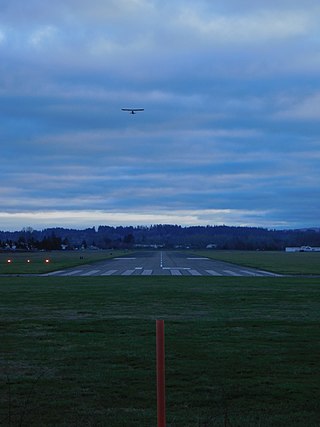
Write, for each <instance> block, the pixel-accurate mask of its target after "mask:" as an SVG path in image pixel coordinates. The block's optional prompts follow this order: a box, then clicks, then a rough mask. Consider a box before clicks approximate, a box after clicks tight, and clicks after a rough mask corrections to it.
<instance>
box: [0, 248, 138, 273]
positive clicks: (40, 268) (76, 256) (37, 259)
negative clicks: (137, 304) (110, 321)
mask: <svg viewBox="0 0 320 427" xmlns="http://www.w3.org/2000/svg"><path fill="white" fill-rule="evenodd" d="M128 253H130V252H128V251H120V250H118V251H114V250H108V251H107V250H91V251H90V250H85V251H51V252H41V251H40V252H1V253H0V274H41V273H47V272H50V271H54V270H61V269H64V268H70V267H75V266H78V265H83V264H92V263H95V262H98V261H103V260H105V259H111V258H115V257H117V256H123V255H126V254H128Z"/></svg>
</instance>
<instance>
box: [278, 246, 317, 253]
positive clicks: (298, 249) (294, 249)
mask: <svg viewBox="0 0 320 427" xmlns="http://www.w3.org/2000/svg"><path fill="white" fill-rule="evenodd" d="M286 252H320V247H316V246H292V247H287V248H286Z"/></svg>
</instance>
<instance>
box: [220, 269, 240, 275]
mask: <svg viewBox="0 0 320 427" xmlns="http://www.w3.org/2000/svg"><path fill="white" fill-rule="evenodd" d="M222 271H223V272H224V273H227V274H228V275H230V276H239V273H235V272H234V271H232V270H222Z"/></svg>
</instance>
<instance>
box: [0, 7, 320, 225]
mask: <svg viewBox="0 0 320 427" xmlns="http://www.w3.org/2000/svg"><path fill="white" fill-rule="evenodd" d="M319 21H320V4H319V2H318V1H317V0H304V1H303V2H302V1H300V0H299V1H297V0H277V1H275V0H268V1H265V0H255V1H253V0H252V1H251V0H250V1H249V0H216V1H214V2H213V1H211V0H197V1H194V0H192V1H191V0H190V1H189V0H170V1H169V0H90V1H89V0H55V1H51V0H50V1H49V0H28V1H27V2H26V1H25V0H1V3H0V57H1V61H0V142H1V143H0V154H1V168H0V183H1V184H0V229H1V230H21V229H22V228H24V227H32V228H34V229H43V228H48V227H59V226H61V227H70V228H79V229H81V228H86V227H93V226H95V227H97V226H99V225H114V226H115V225H134V226H138V225H152V224H160V223H162V224H179V225H182V226H192V225H222V224H225V225H235V226H258V227H266V228H278V229H287V228H306V227H319V226H320V223H319V212H320V168H319V161H320V121H319V119H320V85H319V83H320V27H319ZM131 107H138V108H144V109H145V110H144V112H141V113H137V114H135V115H131V114H128V113H126V112H123V111H121V108H131Z"/></svg>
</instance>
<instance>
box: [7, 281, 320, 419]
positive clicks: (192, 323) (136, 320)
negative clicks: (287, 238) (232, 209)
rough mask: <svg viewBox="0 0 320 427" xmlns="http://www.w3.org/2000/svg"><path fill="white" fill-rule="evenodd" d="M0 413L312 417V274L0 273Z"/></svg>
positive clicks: (319, 309) (315, 297)
mask: <svg viewBox="0 0 320 427" xmlns="http://www.w3.org/2000/svg"><path fill="white" fill-rule="evenodd" d="M0 306H1V307H0V308H1V309H0V329H1V348H0V373H1V376H0V396H1V397H0V424H1V425H8V426H11V427H13V426H28V427H29V426H30V427H32V426H34V427H35V426H41V427H44V426H68V427H70V426H77V427H81V426H88V425H90V426H112V427H117V426H119V427H120V426H127V427H130V426H132V427H133V426H135V427H136V426H138V425H139V426H148V427H150V426H153V425H156V389H155V381H156V378H155V319H156V318H163V319H165V328H166V379H167V410H168V414H167V418H168V419H167V422H168V425H169V426H184V427H188V426H190V427H191V426H194V427H196V426H197V427H199V426H208V427H209V426H223V425H231V426H238V427H241V426H243V427H250V426H257V425H259V426H262V427H267V426H268V427H270V426H277V427H281V426H288V425H290V426H293V427H294V426H301V427H302V426H306V425H308V427H312V426H314V427H315V426H317V425H318V422H319V411H320V406H319V405H320V404H319V394H318V393H319V387H320V373H319V369H318V363H319V351H320V344H319V320H320V279H302V278H300V279H299V278H256V277H252V278H234V277H229V278H225V277H224V278H217V277H216V278H215V277H152V278H151V277H138V278H137V277H83V278H71V277H70V278H53V277H46V278H43V277H41V278H40V277H39V278H21V277H14V278H11V277H10V278H7V277H6V278H1V279H0Z"/></svg>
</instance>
